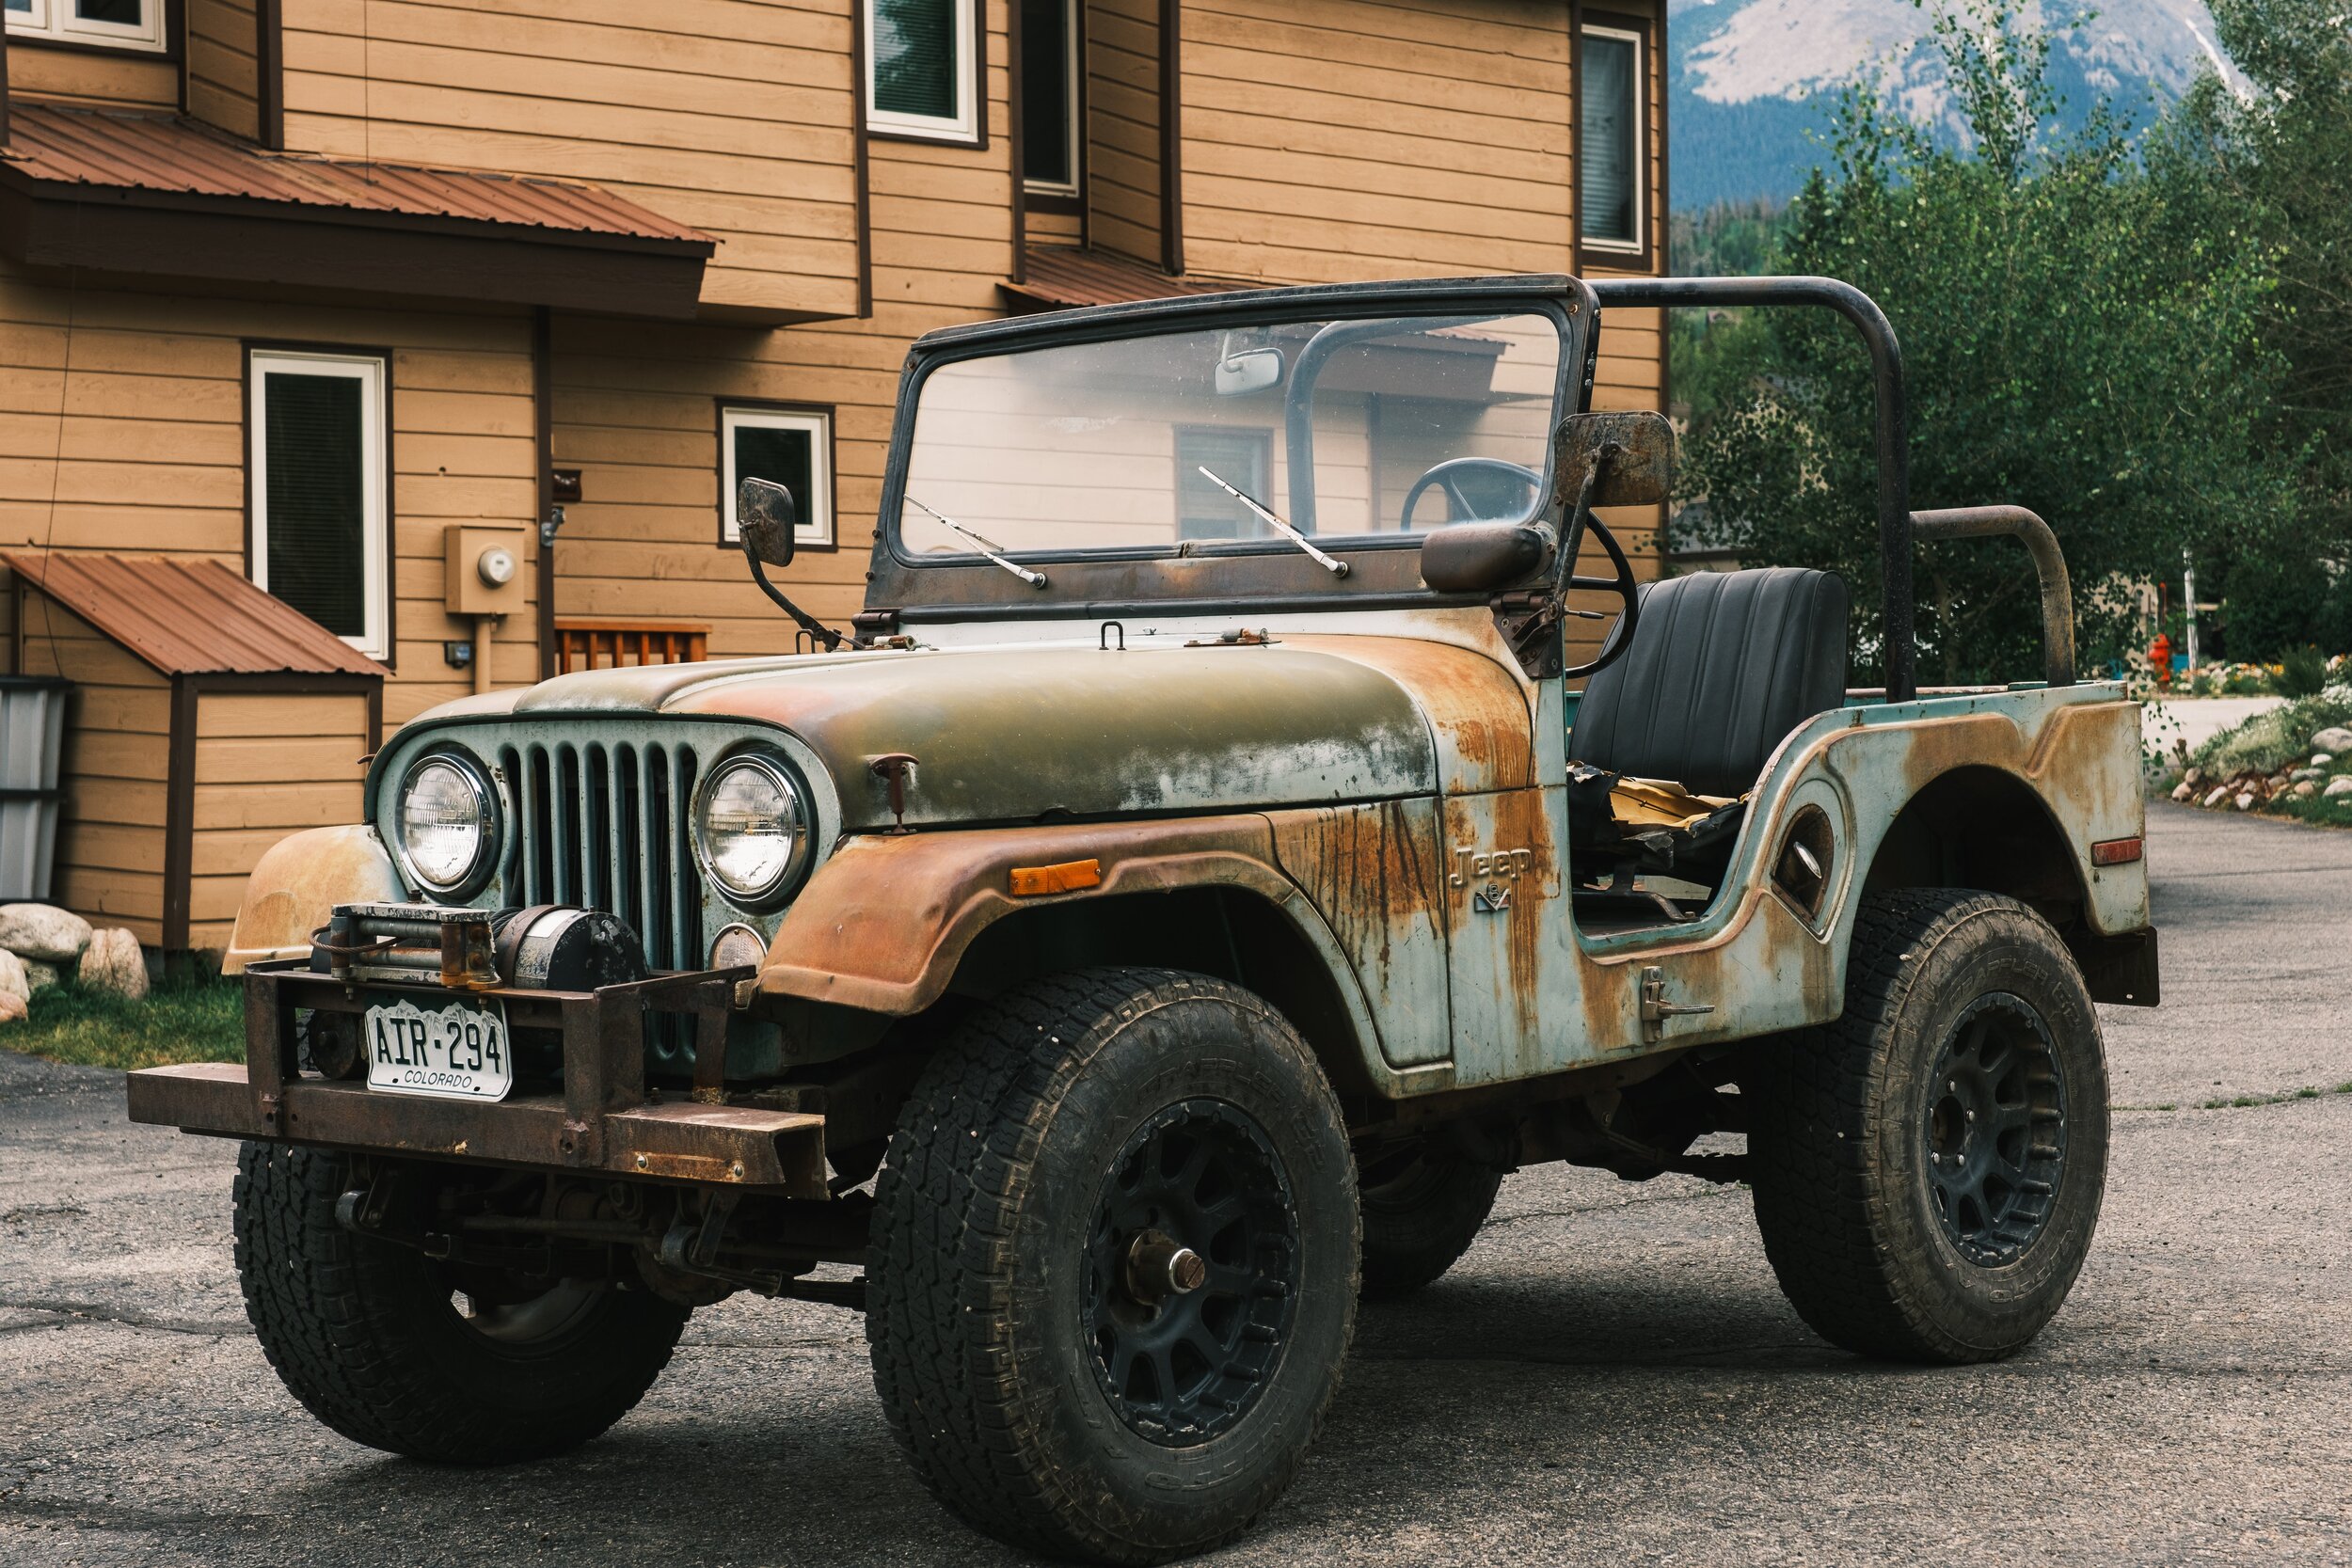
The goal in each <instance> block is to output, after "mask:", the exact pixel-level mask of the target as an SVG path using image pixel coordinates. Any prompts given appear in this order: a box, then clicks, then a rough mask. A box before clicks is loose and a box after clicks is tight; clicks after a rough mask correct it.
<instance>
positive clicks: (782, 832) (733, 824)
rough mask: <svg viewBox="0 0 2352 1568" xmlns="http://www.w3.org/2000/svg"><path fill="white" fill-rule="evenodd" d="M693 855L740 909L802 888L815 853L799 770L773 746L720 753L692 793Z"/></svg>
mask: <svg viewBox="0 0 2352 1568" xmlns="http://www.w3.org/2000/svg"><path fill="white" fill-rule="evenodd" d="M693 829H694V858H695V860H696V861H697V862H699V863H701V865H702V869H703V875H704V876H706V877H707V878H709V879H710V880H711V882H712V883H713V884H714V885H715V886H716V887H717V888H718V890H719V893H720V895H721V896H723V898H725V899H726V901H727V902H728V903H730V904H732V905H734V906H735V907H736V908H737V909H740V910H772V909H774V908H776V907H777V906H779V905H781V904H782V903H784V901H785V900H786V899H787V898H789V897H790V896H791V895H792V894H793V893H794V892H795V891H796V890H797V889H798V888H799V886H800V883H801V880H802V879H803V877H804V876H805V875H806V874H807V871H808V867H809V863H810V861H811V860H812V859H813V858H814V854H813V851H814V848H815V840H816V832H817V810H816V802H815V801H814V800H812V799H811V797H810V794H809V790H808V786H807V785H806V784H803V782H802V780H801V776H800V772H799V770H798V769H797V768H794V767H793V766H792V765H791V764H790V763H788V762H787V761H786V760H785V759H784V758H783V757H781V756H779V755H777V754H776V753H774V752H769V751H764V750H760V751H741V752H733V753H732V754H730V755H728V756H725V757H723V758H722V759H720V761H719V762H718V763H717V764H716V765H715V766H714V767H712V768H711V769H710V770H709V771H708V772H707V773H705V774H704V775H703V780H702V784H700V786H699V787H698V788H697V789H696V790H695V792H694V817H693Z"/></svg>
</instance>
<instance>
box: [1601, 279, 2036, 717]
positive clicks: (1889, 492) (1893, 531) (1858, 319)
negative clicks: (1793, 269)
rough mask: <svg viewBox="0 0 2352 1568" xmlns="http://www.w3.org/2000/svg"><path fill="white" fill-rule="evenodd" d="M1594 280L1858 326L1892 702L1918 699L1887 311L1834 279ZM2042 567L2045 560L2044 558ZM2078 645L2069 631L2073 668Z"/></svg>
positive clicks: (1607, 295) (1897, 374)
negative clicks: (1807, 310)
mask: <svg viewBox="0 0 2352 1568" xmlns="http://www.w3.org/2000/svg"><path fill="white" fill-rule="evenodd" d="M1589 281H1590V282H1591V285H1592V290H1593V293H1595V294H1596V295H1597V296H1598V297H1599V300H1600V303H1601V306H1602V307H1603V309H1606V308H1608V307H1610V306H1613V305H1622V306H1626V307H1629V308H1631V309H1673V308H1675V307H1677V306H1698V307H1706V306H1710V305H1716V306H1740V305H1764V306H1772V305H1819V306H1825V307H1827V308H1828V309H1832V310H1835V311H1836V312H1837V313H1838V314H1839V315H1841V316H1844V317H1845V318H1846V319H1847V320H1848V321H1850V322H1851V323H1853V325H1854V327H1855V329H1856V330H1857V331H1859V332H1860V333H1861V334H1862V341H1863V343H1864V345H1865V346H1866V347H1867V348H1868V349H1869V351H1870V374H1871V379H1872V380H1873V382H1874V383H1875V384H1876V388H1877V398H1878V473H1879V573H1880V577H1881V579H1882V581H1883V603H1884V606H1885V608H1884V610H1883V621H1884V626H1885V636H1886V674H1885V684H1886V700H1887V701H1888V702H1890V703H1907V702H1909V701H1911V700H1912V699H1913V698H1914V697H1915V696H1917V695H1918V694H1919V688H1918V675H1917V665H1918V656H1917V650H1916V648H1915V646H1914V638H1915V626H1914V621H1913V614H1912V588H1911V543H1912V523H1911V430H1910V418H1911V416H1910V410H1909V407H1908V405H1907V404H1906V403H1905V401H1904V396H1903V352H1902V348H1901V346H1900V345H1899V344H1898V343H1897V342H1896V341H1895V328H1894V326H1893V325H1891V324H1890V323H1889V322H1888V321H1887V319H1886V312H1885V311H1883V310H1882V309H1879V308H1878V302H1877V301H1875V300H1873V299H1872V298H1871V297H1870V296H1869V295H1868V294H1866V293H1863V292H1862V291H1861V290H1860V289H1857V288H1855V287H1854V286H1853V285H1852V284H1851V283H1841V282H1839V281H1838V280H1837V279H1836V278H1835V277H1596V278H1592V279H1590V280H1589ZM2045 531H2046V530H2045ZM2036 560H2037V562H2039V560H2040V557H2039V555H2038V554H2037V556H2036ZM2070 625H2071V624H2070ZM2072 644H2073V636H2072V632H2071V630H2070V632H2069V636H2068V645H2069V649H2070V653H2069V657H2068V663H2069V665H2070V666H2071V665H2072V663H2073V657H2072V653H2071V649H2072Z"/></svg>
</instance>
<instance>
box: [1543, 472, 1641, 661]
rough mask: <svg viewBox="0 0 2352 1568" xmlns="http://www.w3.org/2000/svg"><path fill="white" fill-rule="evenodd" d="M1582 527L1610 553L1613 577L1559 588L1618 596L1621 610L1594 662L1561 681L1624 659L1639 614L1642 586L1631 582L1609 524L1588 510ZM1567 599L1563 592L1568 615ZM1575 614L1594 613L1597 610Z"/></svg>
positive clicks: (1569, 582)
mask: <svg viewBox="0 0 2352 1568" xmlns="http://www.w3.org/2000/svg"><path fill="white" fill-rule="evenodd" d="M1584 526H1585V527H1586V528H1588V529H1590V530H1591V531H1593V534H1594V536H1595V537H1597V539H1599V540H1600V547H1601V548H1602V549H1604V550H1607V551H1608V552H1609V563H1610V564H1611V565H1612V566H1614V567H1615V568H1616V575H1615V576H1614V577H1606V578H1581V577H1576V576H1573V575H1571V576H1570V577H1569V578H1567V579H1566V581H1565V582H1564V583H1563V584H1562V585H1561V586H1562V588H1563V589H1564V590H1565V589H1570V588H1594V589H1598V590H1599V591H1600V592H1602V593H1604V594H1615V595H1616V596H1617V602H1618V603H1619V604H1620V605H1621V606H1623V607H1624V608H1623V609H1622V610H1619V611H1618V614H1617V624H1616V625H1615V626H1612V627H1611V628H1610V629H1609V637H1608V639H1607V641H1603V642H1602V643H1601V645H1600V652H1599V653H1597V654H1595V655H1594V656H1593V661H1592V662H1591V663H1590V664H1580V665H1578V666H1576V667H1575V668H1574V669H1572V670H1564V671H1562V672H1561V678H1562V679H1564V680H1581V679H1582V678H1583V677H1584V676H1586V675H1589V674H1592V673H1594V672H1595V671H1598V670H1606V669H1607V668H1608V667H1609V666H1611V665H1612V664H1614V663H1616V662H1617V660H1619V659H1621V658H1623V657H1625V656H1626V650H1628V649H1629V648H1630V647H1632V646H1633V624H1634V622H1635V621H1636V620H1637V619H1639V618H1640V615H1641V608H1642V600H1641V584H1639V583H1637V582H1635V581H1634V580H1633V563H1632V562H1630V561H1628V560H1627V559H1626V557H1625V548H1624V546H1621V545H1619V544H1618V543H1617V536H1616V535H1615V534H1613V533H1612V532H1610V531H1609V525H1608V524H1607V523H1604V522H1602V521H1601V520H1600V519H1599V518H1598V517H1596V516H1594V515H1592V514H1591V513H1590V512H1589V511H1588V512H1586V513H1585V515H1584ZM1566 600H1567V595H1566V594H1565V592H1563V594H1561V605H1562V609H1563V611H1564V612H1567V611H1566ZM1574 613H1584V614H1597V613H1599V611H1597V610H1596V611H1578V612H1574Z"/></svg>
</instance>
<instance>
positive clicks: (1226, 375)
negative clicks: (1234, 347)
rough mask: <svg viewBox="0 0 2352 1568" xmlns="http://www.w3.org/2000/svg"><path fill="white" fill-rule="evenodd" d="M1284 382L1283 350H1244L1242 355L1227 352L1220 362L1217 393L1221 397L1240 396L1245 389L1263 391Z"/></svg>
mask: <svg viewBox="0 0 2352 1568" xmlns="http://www.w3.org/2000/svg"><path fill="white" fill-rule="evenodd" d="M1281 384H1282V351H1281V350H1280V349H1279V348H1252V349H1244V350H1243V351H1242V352H1241V353H1239V354H1223V355H1219V356H1217V361H1216V395H1217V396H1218V397H1221V398H1231V397H1239V396H1241V395H1242V394H1243V393H1245V392H1263V391H1264V390H1265V389H1266V388H1268V387H1279V386H1280V385H1281Z"/></svg>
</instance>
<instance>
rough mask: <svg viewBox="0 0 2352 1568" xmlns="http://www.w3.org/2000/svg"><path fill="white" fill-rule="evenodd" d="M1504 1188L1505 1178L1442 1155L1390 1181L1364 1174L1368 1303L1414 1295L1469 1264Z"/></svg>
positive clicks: (1428, 1152) (1432, 1154)
mask: <svg viewBox="0 0 2352 1568" xmlns="http://www.w3.org/2000/svg"><path fill="white" fill-rule="evenodd" d="M1374 1168H1375V1170H1376V1169H1377V1165H1375V1167H1374ZM1501 1190H1502V1172H1501V1171H1499V1170H1496V1169H1494V1168H1493V1167H1492V1166H1490V1165H1484V1164H1478V1163H1476V1162H1475V1161H1472V1160H1470V1159H1468V1158H1467V1157H1465V1156H1463V1155H1460V1154H1454V1153H1448V1152H1445V1151H1443V1150H1438V1149H1425V1150H1423V1151H1422V1153H1421V1154H1420V1156H1419V1157H1418V1158H1417V1159H1415V1160H1414V1161H1413V1163H1412V1164H1411V1165H1410V1166H1409V1167H1408V1168H1407V1169H1406V1170H1404V1171H1402V1172H1400V1173H1399V1174H1398V1175H1397V1176H1396V1177H1395V1178H1394V1179H1392V1180H1388V1181H1385V1182H1376V1183H1375V1181H1372V1180H1365V1173H1364V1172H1363V1171H1360V1170H1359V1172H1358V1192H1359V1199H1360V1202H1361V1205H1362V1209H1363V1214H1364V1285H1363V1293H1364V1299H1365V1300H1367V1301H1390V1300H1394V1299H1395V1298H1397V1297H1399V1296H1406V1295H1410V1294H1412V1293H1413V1292H1414V1291H1418V1290H1420V1289H1421V1288H1422V1286H1424V1285H1427V1284H1429V1283H1431V1282H1432V1281H1434V1280H1436V1279H1437V1278H1438V1275H1442V1274H1444V1273H1445V1272H1446V1270H1448V1269H1450V1268H1452V1267H1453V1266H1454V1264H1455V1263H1457V1262H1459V1261H1461V1258H1462V1254H1464V1253H1466V1252H1468V1251H1469V1250H1470V1243H1472V1242H1474V1241H1476V1240H1478V1232H1479V1230H1480V1229H1481V1228H1482V1227H1484V1226H1485V1225H1486V1216H1487V1215H1488V1214H1490V1213H1492V1212H1494V1207H1495V1194H1496V1193H1497V1192H1499V1191H1501Z"/></svg>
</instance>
